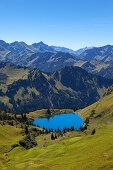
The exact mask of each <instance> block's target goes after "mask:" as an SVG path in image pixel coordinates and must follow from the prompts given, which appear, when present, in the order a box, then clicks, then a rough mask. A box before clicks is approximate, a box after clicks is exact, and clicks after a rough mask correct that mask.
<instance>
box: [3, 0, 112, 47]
mask: <svg viewBox="0 0 113 170" xmlns="http://www.w3.org/2000/svg"><path fill="white" fill-rule="evenodd" d="M0 39H3V40H5V41H7V42H12V41H15V40H17V41H25V42H26V43H28V44H31V43H33V42H39V41H43V42H44V43H47V44H49V45H57V46H65V47H69V48H72V49H78V48H81V47H85V46H102V45H106V44H113V0H0Z"/></svg>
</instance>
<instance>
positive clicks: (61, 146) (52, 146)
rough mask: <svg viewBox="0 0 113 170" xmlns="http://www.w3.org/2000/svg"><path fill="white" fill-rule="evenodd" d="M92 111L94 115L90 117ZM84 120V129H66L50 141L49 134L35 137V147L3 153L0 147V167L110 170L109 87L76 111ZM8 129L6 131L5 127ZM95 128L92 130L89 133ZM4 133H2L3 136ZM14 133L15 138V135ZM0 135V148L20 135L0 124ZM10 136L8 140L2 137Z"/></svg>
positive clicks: (112, 114)
mask: <svg viewBox="0 0 113 170" xmlns="http://www.w3.org/2000/svg"><path fill="white" fill-rule="evenodd" d="M92 110H94V114H93V115H92V116H91V113H92ZM78 113H79V114H80V115H81V116H82V117H83V118H84V120H86V118H87V117H89V126H88V129H87V130H85V131H84V132H76V131H74V132H69V133H66V134H64V135H63V137H60V138H58V139H56V140H54V141H52V140H50V134H47V135H40V136H38V137H37V138H36V141H37V143H38V146H36V147H34V148H32V149H30V150H25V149H24V148H22V147H21V146H19V147H16V148H14V149H13V150H12V151H10V152H9V153H7V154H5V155H4V152H5V150H3V149H0V153H1V154H3V155H1V164H0V166H1V167H4V169H31V170H35V169H55V170H56V169H94V170H96V169H106V170H107V169H112V168H113V151H112V150H113V149H112V147H113V130H112V129H113V123H112V122H113V87H111V88H110V89H109V91H108V92H107V93H106V94H105V95H104V97H102V98H101V99H100V100H99V101H98V102H96V103H94V104H93V105H91V106H89V107H87V108H84V109H83V110H79V111H78ZM7 128H8V131H7V133H6V129H7ZM94 128H95V130H96V133H95V134H94V135H91V132H92V130H93V129H94ZM3 134H4V135H3ZM6 134H8V135H6ZM15 134H16V138H15ZM0 136H1V139H2V140H3V141H4V143H3V142H2V143H1V148H3V146H4V145H6V146H7V145H8V148H9V149H10V145H11V143H12V142H13V143H14V141H15V143H17V140H18V139H19V138H21V135H20V133H19V129H18V128H16V129H15V128H14V129H12V127H10V126H8V127H7V126H0ZM4 136H5V138H6V139H9V136H12V139H10V140H11V141H12V142H11V141H10V142H9V140H4Z"/></svg>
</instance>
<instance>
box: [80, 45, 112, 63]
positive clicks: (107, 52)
mask: <svg viewBox="0 0 113 170" xmlns="http://www.w3.org/2000/svg"><path fill="white" fill-rule="evenodd" d="M79 59H82V60H84V61H89V60H97V61H103V62H107V61H111V60H113V46H112V45H106V46H103V47H95V48H92V49H88V50H86V51H85V52H83V53H82V54H80V55H79Z"/></svg>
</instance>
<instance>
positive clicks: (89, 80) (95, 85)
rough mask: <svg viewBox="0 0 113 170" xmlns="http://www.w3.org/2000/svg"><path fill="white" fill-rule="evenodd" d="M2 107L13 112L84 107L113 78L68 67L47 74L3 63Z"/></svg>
mask: <svg viewBox="0 0 113 170" xmlns="http://www.w3.org/2000/svg"><path fill="white" fill-rule="evenodd" d="M0 73H1V77H0V106H1V108H3V109H8V110H10V111H12V112H20V111H22V112H26V111H32V110H34V109H35V110H37V109H43V108H49V107H52V108H72V107H74V108H76V109H78V108H83V107H85V106H87V105H90V104H92V103H94V102H95V101H97V100H98V99H99V98H100V97H101V96H102V95H103V94H104V92H105V90H106V89H107V88H108V87H109V86H110V85H111V84H113V80H109V79H104V78H102V77H98V76H95V75H92V74H89V73H87V72H86V71H85V70H83V69H81V68H79V67H71V66H70V67H65V68H63V69H61V70H59V71H56V72H53V73H50V74H45V73H43V72H41V71H39V70H37V69H29V68H26V67H20V66H16V65H14V64H11V63H3V62H1V63H0Z"/></svg>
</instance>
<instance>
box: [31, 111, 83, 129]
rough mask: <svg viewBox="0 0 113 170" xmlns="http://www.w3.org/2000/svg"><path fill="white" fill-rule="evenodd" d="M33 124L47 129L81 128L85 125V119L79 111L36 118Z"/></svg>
mask: <svg viewBox="0 0 113 170" xmlns="http://www.w3.org/2000/svg"><path fill="white" fill-rule="evenodd" d="M33 124H34V125H35V126H39V127H40V128H45V129H47V130H49V129H51V128H52V129H53V131H55V130H58V129H59V130H61V131H63V129H65V128H71V127H73V128H74V129H77V130H79V128H80V127H82V126H83V119H82V118H81V117H80V116H79V115H78V114H77V113H67V114H59V115H54V116H49V117H45V118H38V119H35V120H34V122H33Z"/></svg>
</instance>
